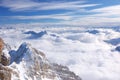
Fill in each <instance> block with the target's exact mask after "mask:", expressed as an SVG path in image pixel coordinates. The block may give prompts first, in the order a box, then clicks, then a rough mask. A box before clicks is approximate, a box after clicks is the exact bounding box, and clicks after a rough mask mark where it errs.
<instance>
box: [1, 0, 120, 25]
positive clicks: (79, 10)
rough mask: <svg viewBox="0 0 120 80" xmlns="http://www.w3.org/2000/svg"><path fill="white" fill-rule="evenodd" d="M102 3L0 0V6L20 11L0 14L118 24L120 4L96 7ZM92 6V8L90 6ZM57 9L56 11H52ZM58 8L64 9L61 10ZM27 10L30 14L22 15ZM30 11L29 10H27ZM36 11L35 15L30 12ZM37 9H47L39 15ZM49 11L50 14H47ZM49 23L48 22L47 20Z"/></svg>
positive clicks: (22, 17)
mask: <svg viewBox="0 0 120 80" xmlns="http://www.w3.org/2000/svg"><path fill="white" fill-rule="evenodd" d="M100 5H102V4H94V3H93V4H92V3H88V1H87V0H81V1H51V2H45V1H43V2H40V1H38V0H1V1H0V7H5V8H7V9H8V10H9V11H10V12H22V15H12V16H0V17H2V19H4V18H9V19H11V20H12V19H16V20H26V21H27V20H42V19H46V20H48V19H49V20H50V19H55V20H59V21H60V22H59V21H58V23H61V24H62V23H63V24H75V25H95V26H96V25H120V15H119V14H120V5H118V4H117V5H110V6H102V7H98V6H100ZM91 7H92V8H91ZM52 10H57V13H54V12H52ZM60 10H66V12H62V11H60ZM24 11H28V13H31V15H28V16H26V15H24ZM29 11H30V12H29ZM34 11H36V12H37V15H34V14H32V12H34ZM39 11H47V13H48V14H43V15H40V14H39V13H40V12H39ZM50 11H51V13H52V14H49V12H50ZM48 23H49V22H48Z"/></svg>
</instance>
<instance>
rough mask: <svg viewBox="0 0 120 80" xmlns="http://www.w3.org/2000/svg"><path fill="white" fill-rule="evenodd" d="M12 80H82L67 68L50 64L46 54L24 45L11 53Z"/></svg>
mask: <svg viewBox="0 0 120 80" xmlns="http://www.w3.org/2000/svg"><path fill="white" fill-rule="evenodd" d="M9 54H10V57H11V60H10V61H11V62H10V65H9V67H10V68H11V69H12V70H13V72H14V73H12V80H81V78H80V77H79V76H76V75H75V74H74V73H73V72H71V71H69V69H68V68H67V67H66V66H62V65H58V64H55V63H54V64H53V63H50V62H49V61H48V60H47V58H46V56H45V54H44V53H42V52H40V51H38V50H37V49H35V48H32V47H31V45H30V44H27V43H23V44H22V45H21V46H20V47H19V48H18V50H17V51H15V50H11V51H10V52H9Z"/></svg>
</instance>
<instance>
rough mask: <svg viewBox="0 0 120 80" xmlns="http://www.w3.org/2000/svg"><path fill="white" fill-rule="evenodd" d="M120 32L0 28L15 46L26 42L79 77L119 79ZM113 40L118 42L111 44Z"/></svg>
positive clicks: (78, 28) (0, 32) (55, 28)
mask: <svg viewBox="0 0 120 80" xmlns="http://www.w3.org/2000/svg"><path fill="white" fill-rule="evenodd" d="M119 35H120V32H119V31H116V30H114V29H111V28H108V29H107V28H83V27H82V28H81V27H58V28H57V27H45V28H43V27H42V28H40V27H32V28H29V27H27V28H25V27H17V28H15V27H14V28H12V27H10V28H4V29H0V37H2V38H3V39H4V41H5V42H6V43H8V44H9V45H10V46H12V49H17V48H18V46H19V45H20V44H21V43H23V42H27V43H30V44H31V45H32V46H33V47H35V48H37V49H39V50H40V51H42V52H44V53H45V54H46V56H47V58H48V59H49V60H50V61H51V62H55V63H58V64H62V65H66V66H68V67H69V68H70V70H71V71H73V72H75V73H76V74H77V75H79V76H80V77H81V78H82V80H120V76H119V74H120V52H118V51H116V50H115V48H116V47H117V46H119V45H120V44H119V43H120V40H119V38H120V36H119ZM114 39H118V40H117V41H118V43H117V44H116V45H113V44H112V43H114V42H115V40H114Z"/></svg>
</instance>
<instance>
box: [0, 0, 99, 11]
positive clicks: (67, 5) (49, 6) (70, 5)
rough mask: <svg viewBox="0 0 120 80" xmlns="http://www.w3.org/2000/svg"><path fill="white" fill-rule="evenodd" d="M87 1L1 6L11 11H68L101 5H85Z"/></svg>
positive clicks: (12, 1)
mask: <svg viewBox="0 0 120 80" xmlns="http://www.w3.org/2000/svg"><path fill="white" fill-rule="evenodd" d="M84 3H85V1H71V2H39V3H38V2H34V1H32V0H20V1H18V0H4V1H2V2H1V4H0V6H2V7H7V8H9V10H11V11H26V10H29V11H34V10H56V9H66V10H75V9H81V8H86V7H93V6H97V5H99V4H84Z"/></svg>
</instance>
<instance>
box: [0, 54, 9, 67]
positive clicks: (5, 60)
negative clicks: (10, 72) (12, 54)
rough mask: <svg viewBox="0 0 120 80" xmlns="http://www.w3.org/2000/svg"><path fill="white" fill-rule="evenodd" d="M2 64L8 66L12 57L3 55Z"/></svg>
mask: <svg viewBox="0 0 120 80" xmlns="http://www.w3.org/2000/svg"><path fill="white" fill-rule="evenodd" d="M1 64H2V65H4V66H7V65H9V64H10V58H7V57H6V56H5V55H2V56H1Z"/></svg>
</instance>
